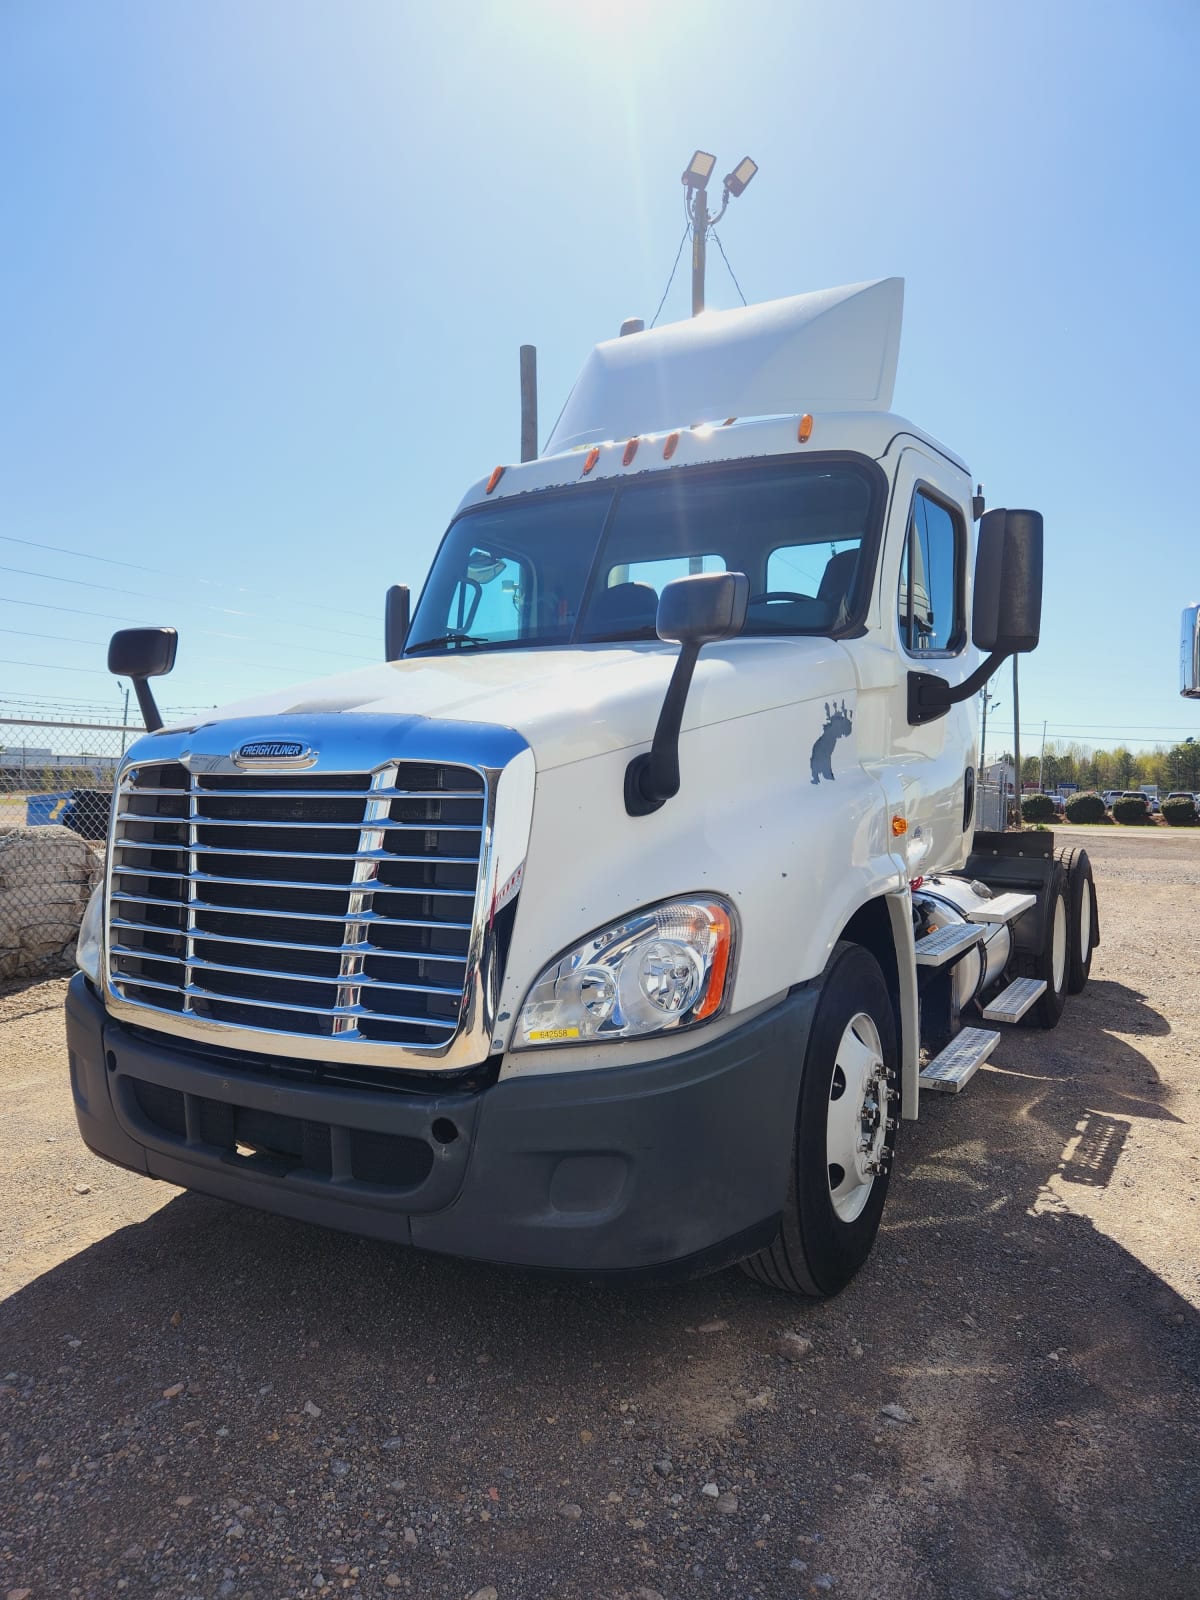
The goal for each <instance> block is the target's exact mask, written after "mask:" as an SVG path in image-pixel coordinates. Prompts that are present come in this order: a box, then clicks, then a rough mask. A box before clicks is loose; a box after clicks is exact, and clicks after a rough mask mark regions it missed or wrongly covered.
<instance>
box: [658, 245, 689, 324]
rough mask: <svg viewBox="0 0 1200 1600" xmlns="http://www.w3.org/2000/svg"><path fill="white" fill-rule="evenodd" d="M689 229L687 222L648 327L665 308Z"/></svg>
mask: <svg viewBox="0 0 1200 1600" xmlns="http://www.w3.org/2000/svg"><path fill="white" fill-rule="evenodd" d="M690 228H691V222H690V221H689V222H688V223H687V224H686V225H685V226H684V230H683V234H682V236H681V237H680V240H679V249H678V250H676V252H675V265H674V266H673V267H672V268H671V276H670V277H669V278H668V279H667V287H666V288H665V289H664V290H663V292H662V299H661V300H660V301H659V302H658V311H656V312H655V313H654V315H653V316H652V317H651V319H650V326H651V327H653V326H654V324H655V323H656V322H657V321H658V318H659V314H660V312H661V311H662V308H663V307H664V306H665V305H666V303H667V296H668V295H669V294H670V292H671V285H672V284H673V283H674V282H675V272H676V269H677V268H678V266H679V258H680V256H681V255H682V254H683V245H684V240H685V239H686V238H687V236H688V232H689V230H690Z"/></svg>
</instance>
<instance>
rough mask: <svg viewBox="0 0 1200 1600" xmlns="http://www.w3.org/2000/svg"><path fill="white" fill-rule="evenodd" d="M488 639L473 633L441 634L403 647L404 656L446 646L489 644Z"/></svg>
mask: <svg viewBox="0 0 1200 1600" xmlns="http://www.w3.org/2000/svg"><path fill="white" fill-rule="evenodd" d="M490 643H491V641H490V640H489V639H484V638H482V637H480V635H478V634H474V633H443V634H441V635H440V636H439V637H438V638H436V639H422V640H421V642H420V643H419V644H410V645H406V646H405V650H404V654H405V655H406V656H407V655H411V654H412V653H413V651H414V650H437V649H440V648H441V646H442V645H447V644H490Z"/></svg>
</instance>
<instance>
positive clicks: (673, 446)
mask: <svg viewBox="0 0 1200 1600" xmlns="http://www.w3.org/2000/svg"><path fill="white" fill-rule="evenodd" d="M678 449H679V435H678V434H677V433H669V434H668V435H667V442H666V444H664V445H663V460H664V461H670V459H671V457H672V456H673V455H674V454H675V452H676V450H678Z"/></svg>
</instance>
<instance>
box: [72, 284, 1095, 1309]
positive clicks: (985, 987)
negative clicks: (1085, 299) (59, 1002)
mask: <svg viewBox="0 0 1200 1600" xmlns="http://www.w3.org/2000/svg"><path fill="white" fill-rule="evenodd" d="M901 305H902V283H901V282H900V280H898V279H885V280H881V281H879V282H875V283H868V284H860V285H855V286H852V287H850V288H842V289H833V290H827V291H822V292H819V293H815V294H806V295H800V296H797V297H795V298H792V299H785V300H780V301H775V302H772V303H768V304H765V305H759V306H751V307H749V308H747V309H744V310H737V311H730V312H721V313H715V314H707V315H705V316H702V317H699V318H697V319H695V320H693V321H689V322H686V323H679V324H675V325H672V326H668V327H663V328H660V329H658V330H657V331H649V332H636V333H632V334H630V335H629V336H627V337H624V338H620V339H614V340H612V341H611V342H609V343H605V344H601V345H599V346H598V347H597V348H596V349H595V350H594V351H593V353H592V355H591V357H590V358H589V360H588V361H587V363H586V365H585V366H584V368H583V371H582V373H581V375H580V378H579V380H578V382H577V384H576V386H575V388H574V390H573V392H572V394H571V396H570V398H569V400H568V402H567V404H566V406H565V407H564V410H563V413H562V416H561V419H560V421H559V423H558V425H557V427H556V428H555V431H554V433H553V436H552V437H551V439H550V441H549V444H548V446H547V449H546V452H545V454H544V455H543V456H542V457H540V458H539V459H537V460H533V461H529V462H525V463H523V464H521V465H513V466H508V467H505V468H500V467H497V468H496V470H495V471H493V472H492V473H491V474H490V476H488V477H487V478H485V479H484V480H482V481H481V482H479V483H478V484H476V486H475V487H474V488H473V489H471V490H470V492H469V493H468V494H467V495H466V497H465V498H464V500H463V502H462V504H461V505H460V507H459V509H458V511H457V513H456V514H455V516H454V518H453V520H452V522H451V524H450V527H449V530H448V531H447V533H446V535H445V537H444V539H443V540H442V543H441V546H440V548H439V550H438V553H437V556H436V558H435V560H434V563H433V566H432V569H431V571H430V573H429V576H428V578H427V579H426V581H425V585H424V588H423V590H422V592H421V595H420V598H419V600H418V602H417V604H416V606H415V609H414V610H413V612H412V617H411V622H409V621H408V616H407V592H406V591H403V590H399V589H396V590H393V592H392V597H391V598H392V601H393V604H392V608H391V611H390V613H389V616H390V622H389V628H388V638H389V648H388V651H387V655H388V659H387V661H386V662H385V663H382V664H380V665H379V666H377V667H373V668H367V669H366V670H364V671H359V672H354V673H349V674H346V675H344V676H339V677H335V678H331V679H328V680H323V681H321V682H317V683H310V684H306V685H304V686H303V687H302V688H299V689H296V690H292V691H288V692H284V693H278V694H269V695H262V696H258V697H256V698H254V699H250V700H247V701H244V702H242V703H240V704H237V705H233V706H230V707H229V708H228V709H227V710H225V711H222V712H220V713H216V714H214V715H212V716H209V717H206V718H205V720H204V721H202V722H196V723H189V724H187V725H185V726H180V727H171V728H165V727H162V726H161V719H160V718H159V716H158V714H157V711H156V709H155V706H154V701H153V696H152V694H151V692H150V688H149V684H148V682H147V680H148V678H149V677H151V676H154V675H156V674H158V673H161V672H163V671H166V670H169V668H170V666H171V664H172V662H173V659H174V651H175V635H174V633H173V631H172V630H170V629H165V630H127V631H125V632H123V633H121V634H118V635H117V636H115V638H114V641H113V645H112V648H111V651H110V658H109V659H110V666H111V667H112V668H113V670H114V671H118V672H121V673H123V674H128V675H130V676H131V677H133V678H134V679H135V682H136V686H137V689H138V693H139V699H140V701H141V703H142V707H143V711H144V713H145V714H146V720H147V727H148V728H151V729H152V730H153V731H151V732H150V733H148V734H147V736H145V737H144V738H141V739H140V740H139V741H138V742H137V743H136V744H135V745H134V746H133V747H132V748H131V749H130V751H129V753H128V755H127V756H126V758H125V760H124V762H123V764H122V767H121V770H120V772H119V775H118V778H117V783H116V791H115V796H114V806H113V818H112V825H111V833H110V837H109V848H108V869H107V876H106V881H105V883H104V885H103V891H102V893H98V894H97V896H96V897H95V899H94V901H93V903H92V904H91V906H90V907H89V910H88V913H87V916H86V918H85V923H84V927H83V928H82V930H81V937H80V941H79V955H78V964H79V966H80V968H81V972H80V973H79V974H78V975H77V976H76V978H75V979H74V981H73V983H72V985H71V989H70V998H69V1001H68V1032H69V1044H70V1072H71V1081H72V1087H73V1091H74V1097H75V1104H76V1108H77V1112H78V1119H79V1126H80V1129H81V1131H82V1134H83V1138H84V1140H85V1141H86V1142H87V1144H88V1145H89V1146H90V1147H91V1149H92V1150H94V1151H95V1152H96V1153H97V1154H99V1155H101V1156H104V1157H106V1158H107V1159H109V1160H111V1161H114V1162H117V1163H119V1164H121V1165H123V1166H125V1167H128V1168H131V1169H133V1170H134V1171H137V1172H142V1173H145V1174H147V1175H149V1176H151V1177H156V1178H162V1179H166V1180H168V1181H170V1182H171V1183H175V1184H181V1185H183V1186H184V1187H186V1188H191V1189H196V1190H200V1191H203V1192H205V1193H208V1194H212V1195H218V1196H222V1197H224V1198H225V1199H228V1200H233V1201H239V1202H241V1203H244V1204H246V1205H251V1206H258V1207H260V1208H262V1209H265V1210H268V1211H274V1212H278V1213H280V1214H282V1215H285V1216H289V1217H295V1218H302V1219H306V1220H309V1221H313V1222H319V1223H324V1224H328V1225H330V1226H333V1227H338V1228H344V1229H348V1230H350V1231H353V1232H357V1233H360V1234H367V1235H371V1236H373V1237H375V1238H378V1239H385V1240H393V1241H397V1242H403V1243H406V1244H410V1245H412V1246H415V1247H417V1248H420V1249H424V1250H432V1251H439V1252H444V1253H449V1254H452V1255H459V1256H465V1257H473V1258H476V1259H481V1260H485V1261H493V1262H505V1263H511V1264H514V1265H520V1266H527V1267H534V1268H550V1269H556V1268H557V1269H564V1270H568V1271H573V1272H584V1273H588V1274H593V1275H600V1274H604V1273H608V1272H628V1271H638V1270H649V1269H656V1270H668V1269H670V1270H675V1271H680V1272H696V1271H700V1270H704V1269H712V1268H716V1267H720V1266H723V1265H726V1264H729V1263H732V1262H735V1261H740V1262H742V1263H743V1264H744V1265H745V1266H746V1267H747V1269H748V1270H749V1271H750V1272H751V1274H752V1275H754V1276H755V1277H757V1278H759V1279H760V1280H761V1281H762V1282H764V1283H766V1284H770V1285H774V1286H776V1287H779V1288H783V1289H787V1290H790V1291H793V1292H796V1293H802V1294H808V1295H823V1294H831V1293H834V1292H836V1291H837V1290H838V1289H839V1288H841V1287H842V1286H843V1285H844V1284H845V1283H846V1282H847V1281H848V1279H849V1278H850V1277H851V1276H852V1274H853V1273H854V1272H855V1270H856V1269H857V1268H858V1267H859V1266H860V1265H861V1264H862V1263H863V1261H864V1260H865V1259H866V1257H867V1255H868V1253H869V1251H870V1249H871V1245H872V1242H873V1240H874V1237H875V1234H876V1231H877V1229H878V1227H879V1221H880V1215H881V1213H882V1211H883V1207H884V1202H885V1199H886V1196H887V1192H888V1186H889V1182H890V1179H891V1174H892V1170H893V1153H894V1151H895V1150H896V1146H897V1138H898V1135H899V1133H900V1125H901V1121H902V1119H904V1118H914V1117H916V1116H917V1114H918V1110H919V1106H920V1098H921V1095H922V1093H923V1092H926V1091H928V1090H929V1089H940V1090H946V1089H957V1088H961V1087H962V1085H963V1084H964V1083H965V1082H966V1081H967V1080H968V1079H969V1077H970V1076H971V1074H972V1073H973V1072H974V1070H975V1069H976V1067H978V1065H979V1064H980V1063H981V1062H982V1061H984V1060H985V1059H986V1057H987V1055H988V1052H989V1051H990V1050H991V1048H992V1046H993V1045H994V1042H995V1040H996V1039H997V1038H998V1037H999V1033H998V1030H997V1029H995V1028H992V1027H990V1026H988V1023H989V1021H991V1020H995V1021H997V1022H999V1023H1012V1022H1016V1021H1018V1020H1020V1019H1022V1018H1024V1019H1025V1020H1026V1021H1027V1022H1037V1023H1041V1024H1042V1025H1043V1026H1046V1027H1051V1026H1053V1025H1054V1024H1055V1023H1056V1022H1057V1021H1058V1018H1059V1015H1060V1013H1061V1011H1062V1007H1063V1003H1064V997H1065V995H1066V994H1067V992H1068V991H1069V990H1078V989H1080V988H1082V986H1083V984H1084V982H1085V981H1086V978H1087V974H1088V968H1089V966H1090V962H1091V954H1092V949H1093V946H1094V945H1095V944H1096V942H1097V937H1098V924H1097V918H1096V905H1095V893H1094V888H1093V884H1092V878H1091V872H1090V869H1089V866H1088V862H1087V858H1086V855H1084V853H1083V852H1082V851H1068V852H1058V851H1056V850H1055V847H1054V839H1053V835H1052V834H1050V833H1043V832H1025V833H1022V832H1019V831H1018V832H1013V833H994V834H982V833H978V832H975V831H974V813H975V798H976V797H975V775H976V766H977V762H978V739H977V732H976V705H977V690H978V689H979V687H980V686H981V685H982V684H983V683H984V682H985V681H986V679H987V677H988V676H989V675H990V674H991V672H993V671H994V670H995V668H996V666H997V665H998V664H999V662H1000V661H1001V660H1002V659H1004V658H1005V657H1006V656H1008V655H1010V654H1012V653H1013V652H1015V651H1022V650H1031V649H1033V648H1034V646H1035V645H1036V643H1037V638H1038V630H1039V619H1040V608H1041V553H1042V552H1041V538H1042V527H1041V518H1040V517H1039V516H1038V515H1037V514H1036V513H1034V512H1030V511H1002V510H992V511H987V512H986V513H984V512H983V510H982V504H981V502H979V501H976V500H975V499H974V498H973V496H972V482H971V478H970V476H969V474H968V471H967V468H966V466H965V465H964V464H963V462H962V461H960V460H959V459H958V457H956V456H955V455H953V454H952V453H951V452H950V451H949V450H947V449H946V448H945V447H944V446H943V445H941V444H938V443H936V442H935V441H934V440H933V439H932V438H930V437H929V436H928V435H927V434H925V433H923V432H922V431H921V430H920V429H918V428H916V427H914V426H913V425H912V424H911V423H909V422H906V421H904V420H903V419H902V418H900V417H898V416H895V415H892V414H891V412H890V405H891V394H892V387H893V379H894V375H895V368H896V361H897V354H898V348H899V335H900V317H901ZM977 522H978V527H976V523H977Z"/></svg>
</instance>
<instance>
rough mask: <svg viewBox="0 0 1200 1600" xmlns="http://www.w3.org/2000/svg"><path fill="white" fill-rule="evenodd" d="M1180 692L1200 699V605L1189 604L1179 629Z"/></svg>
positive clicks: (1192, 698)
mask: <svg viewBox="0 0 1200 1600" xmlns="http://www.w3.org/2000/svg"><path fill="white" fill-rule="evenodd" d="M1179 692H1180V694H1181V695H1183V697H1184V698H1185V699H1187V700H1196V699H1200V605H1195V606H1188V607H1187V608H1186V609H1185V610H1184V613H1183V617H1182V619H1181V623H1180V629H1179Z"/></svg>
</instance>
